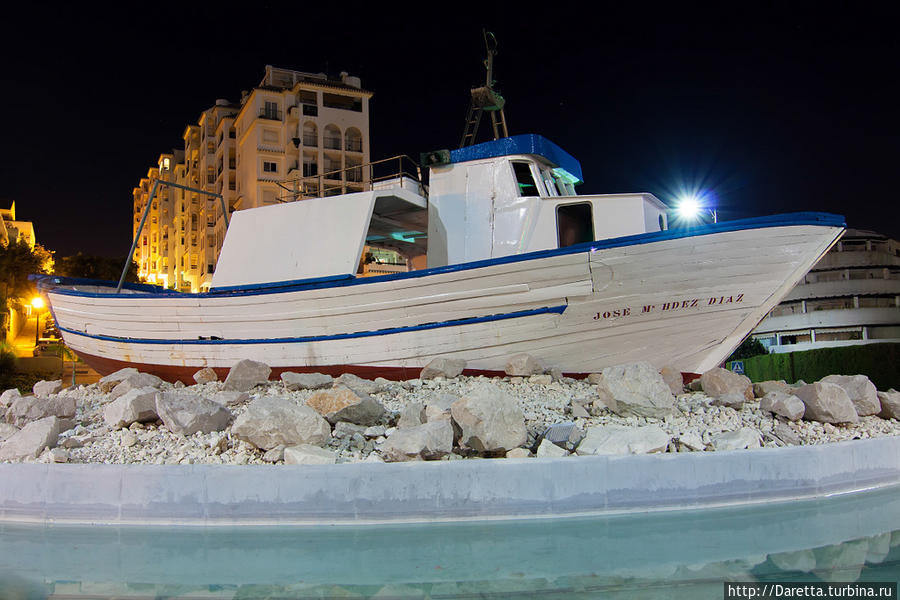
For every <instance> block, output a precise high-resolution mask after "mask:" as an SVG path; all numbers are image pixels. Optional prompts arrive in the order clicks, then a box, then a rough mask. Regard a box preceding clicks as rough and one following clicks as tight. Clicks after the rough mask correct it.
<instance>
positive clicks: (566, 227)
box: [556, 202, 594, 248]
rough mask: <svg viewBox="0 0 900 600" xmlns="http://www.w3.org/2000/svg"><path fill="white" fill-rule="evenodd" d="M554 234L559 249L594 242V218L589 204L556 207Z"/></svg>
mask: <svg viewBox="0 0 900 600" xmlns="http://www.w3.org/2000/svg"><path fill="white" fill-rule="evenodd" d="M556 233H557V236H558V237H559V240H558V242H559V247H560V248H565V247H566V246H573V245H575V244H582V243H584V242H593V241H594V217H593V214H592V211H591V204H590V203H589V202H579V203H577V204H560V205H559V206H557V207H556Z"/></svg>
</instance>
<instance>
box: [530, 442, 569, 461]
mask: <svg viewBox="0 0 900 600" xmlns="http://www.w3.org/2000/svg"><path fill="white" fill-rule="evenodd" d="M534 455H535V456H537V457H538V458H561V457H563V456H568V455H569V452H568V451H567V450H566V449H565V448H560V447H559V446H557V445H556V444H554V443H553V442H551V441H550V440H548V439H546V438H545V439H543V440H541V443H540V444H538V447H537V450H536V451H535V453H534Z"/></svg>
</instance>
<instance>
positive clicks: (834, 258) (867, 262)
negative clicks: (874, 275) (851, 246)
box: [812, 250, 900, 272]
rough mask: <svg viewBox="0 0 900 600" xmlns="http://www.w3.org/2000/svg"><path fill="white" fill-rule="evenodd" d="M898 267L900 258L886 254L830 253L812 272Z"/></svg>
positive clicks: (875, 252)
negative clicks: (853, 268) (852, 268)
mask: <svg viewBox="0 0 900 600" xmlns="http://www.w3.org/2000/svg"><path fill="white" fill-rule="evenodd" d="M896 266H900V256H894V255H893V254H889V253H887V252H877V251H872V252H835V251H833V250H832V251H831V252H829V253H828V254H826V255H825V256H823V257H822V260H820V261H819V262H817V263H816V265H815V266H814V267H813V268H812V271H813V272H815V271H828V270H831V269H846V268H850V267H896Z"/></svg>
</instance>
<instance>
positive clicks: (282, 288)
mask: <svg viewBox="0 0 900 600" xmlns="http://www.w3.org/2000/svg"><path fill="white" fill-rule="evenodd" d="M803 225H813V226H820V227H846V223H845V222H844V217H842V216H841V215H833V214H829V213H817V212H801V213H793V214H787V215H773V216H768V217H758V218H754V219H740V220H737V221H722V222H720V223H710V224H705V225H698V226H696V227H688V228H684V229H667V230H666V231H657V232H654V233H642V234H638V235H630V236H625V237H620V238H613V239H609V240H600V241H595V242H587V243H584V244H576V245H574V246H568V247H566V248H556V249H552V250H539V251H537V252H528V253H526V254H514V255H511V256H504V257H501V258H491V259H487V260H479V261H474V262H469V263H462V264H457V265H448V266H445V267H432V268H430V269H422V270H421V271H409V272H406V273H392V274H389V275H380V276H378V277H362V278H356V277H354V276H353V275H349V274H346V275H334V276H330V277H324V278H315V279H298V280H294V281H280V282H274V283H263V284H252V285H241V286H232V287H222V288H216V289H214V290H212V291H210V292H206V293H202V294H187V293H180V292H172V291H165V290H162V288H156V289H158V290H160V291H159V293H158V294H148V295H146V296H141V297H142V298H147V297H159V298H172V297H184V298H216V297H223V296H227V297H232V296H253V295H261V294H277V293H282V292H294V291H302V290H313V289H323V288H336V287H344V286H351V285H366V284H373V283H382V282H386V281H397V280H401V279H414V278H419V277H427V276H429V275H437V274H441V273H454V272H457V271H466V270H470V269H480V268H483V267H490V266H493V265H502V264H507V263H515V262H522V261H528V260H538V259H542V258H549V257H554V256H564V255H568V254H578V253H586V252H594V251H597V250H605V249H609V248H622V247H627V246H637V245H641V244H651V243H655V242H663V241H668V240H677V239H681V238H689V237H698V236H704V235H712V234H716V233H725V232H731V231H743V230H751V229H763V228H769V227H789V226H803ZM35 279H37V280H38V286H39V287H42V288H47V289H48V290H49V289H52V290H53V292H54V293H57V294H66V295H71V296H81V297H85V298H92V297H101V298H134V296H133V295H116V294H115V293H114V292H112V291H111V292H109V293H97V292H80V291H75V290H66V289H62V288H55V289H53V288H54V287H55V286H56V285H79V284H81V285H108V286H109V287H113V288H114V287H115V283H113V282H102V281H94V280H85V279H81V280H68V279H66V278H64V277H60V278H58V277H53V276H42V277H36V278H35ZM126 287H129V288H131V286H126ZM147 287H149V286H134V288H133V289H136V290H140V291H144V290H145V289H146V288H147ZM45 291H46V290H45Z"/></svg>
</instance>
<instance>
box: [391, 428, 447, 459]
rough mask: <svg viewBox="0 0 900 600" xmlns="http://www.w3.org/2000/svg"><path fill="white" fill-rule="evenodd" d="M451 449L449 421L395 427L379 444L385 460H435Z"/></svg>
mask: <svg viewBox="0 0 900 600" xmlns="http://www.w3.org/2000/svg"><path fill="white" fill-rule="evenodd" d="M452 450H453V427H452V426H451V425H450V421H432V422H431V423H425V424H424V425H418V426H415V427H405V428H403V429H397V431H396V432H394V434H393V435H391V436H390V437H388V439H387V440H386V441H385V442H384V444H382V446H381V454H382V455H383V456H384V459H385V460H386V461H387V462H398V461H407V460H418V459H424V460H435V459H439V458H441V457H443V456H446V455H448V454H450V452H451V451H452Z"/></svg>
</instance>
